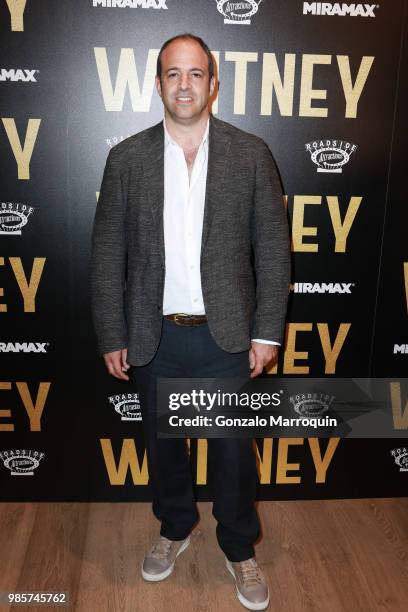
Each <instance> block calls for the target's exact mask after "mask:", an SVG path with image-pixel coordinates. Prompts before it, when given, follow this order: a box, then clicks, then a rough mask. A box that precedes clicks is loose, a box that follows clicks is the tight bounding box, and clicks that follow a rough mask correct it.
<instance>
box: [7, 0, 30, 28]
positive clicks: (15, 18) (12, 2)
mask: <svg viewBox="0 0 408 612" xmlns="http://www.w3.org/2000/svg"><path fill="white" fill-rule="evenodd" d="M6 4H7V6H8V10H9V11H10V27H11V31H12V32H24V11H25V8H26V4H27V0H6Z"/></svg>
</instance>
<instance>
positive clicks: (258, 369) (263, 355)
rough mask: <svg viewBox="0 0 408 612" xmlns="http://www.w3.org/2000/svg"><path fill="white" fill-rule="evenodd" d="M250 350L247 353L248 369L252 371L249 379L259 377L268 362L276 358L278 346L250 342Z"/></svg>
mask: <svg viewBox="0 0 408 612" xmlns="http://www.w3.org/2000/svg"><path fill="white" fill-rule="evenodd" d="M251 344H252V348H251V349H250V351H249V367H250V369H251V370H252V372H251V378H255V376H259V374H261V373H262V370H263V369H264V366H266V365H267V364H268V363H269V362H270V361H272V360H274V361H275V359H276V357H277V356H278V346H277V345H276V344H264V343H263V342H251Z"/></svg>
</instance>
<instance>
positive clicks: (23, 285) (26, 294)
mask: <svg viewBox="0 0 408 612" xmlns="http://www.w3.org/2000/svg"><path fill="white" fill-rule="evenodd" d="M45 260H46V258H45V257H34V259H33V265H32V268H31V274H30V278H29V279H27V275H26V273H25V271H24V268H23V264H22V261H21V257H9V258H8V262H9V264H10V266H11V271H12V273H13V275H14V279H15V280H16V281H17V284H18V288H19V289H20V293H21V297H22V298H23V307H24V312H36V307H35V298H36V295H37V291H38V286H39V284H40V280H41V277H42V273H43V269H44V265H45ZM0 266H5V267H6V262H5V258H4V257H0ZM7 268H8V266H7ZM0 273H1V270H0ZM4 295H5V292H4V287H2V286H0V298H1V297H2V296H4ZM1 312H8V306H7V304H5V303H3V302H0V313H1Z"/></svg>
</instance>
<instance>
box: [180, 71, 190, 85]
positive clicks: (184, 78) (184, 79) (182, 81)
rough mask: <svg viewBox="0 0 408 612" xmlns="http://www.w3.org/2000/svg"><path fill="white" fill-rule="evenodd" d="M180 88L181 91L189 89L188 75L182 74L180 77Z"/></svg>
mask: <svg viewBox="0 0 408 612" xmlns="http://www.w3.org/2000/svg"><path fill="white" fill-rule="evenodd" d="M180 87H181V89H188V88H189V87H190V75H189V74H182V75H181V77H180Z"/></svg>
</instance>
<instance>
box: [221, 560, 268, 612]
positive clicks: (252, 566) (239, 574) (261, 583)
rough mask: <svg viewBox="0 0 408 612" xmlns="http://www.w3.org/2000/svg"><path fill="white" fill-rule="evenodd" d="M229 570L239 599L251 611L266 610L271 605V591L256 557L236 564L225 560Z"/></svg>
mask: <svg viewBox="0 0 408 612" xmlns="http://www.w3.org/2000/svg"><path fill="white" fill-rule="evenodd" d="M225 561H226V565H227V569H228V570H229V571H230V572H231V574H232V575H233V576H234V578H235V584H236V587H237V597H238V599H239V601H240V602H241V603H242V605H243V606H245V607H246V608H248V609H249V610H265V608H267V607H268V604H269V589H268V585H267V584H266V581H265V577H264V575H263V573H262V571H261V569H260V567H259V566H258V564H257V562H256V561H255V557H252V558H251V559H247V560H246V561H238V562H237V563H234V562H232V561H229V560H228V559H227V558H225Z"/></svg>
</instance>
